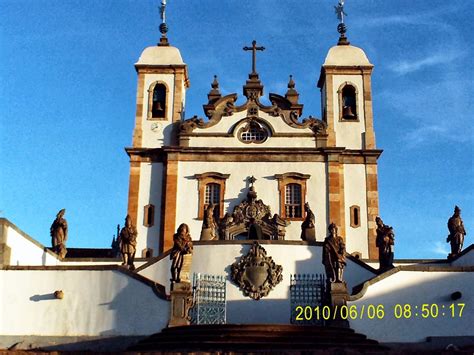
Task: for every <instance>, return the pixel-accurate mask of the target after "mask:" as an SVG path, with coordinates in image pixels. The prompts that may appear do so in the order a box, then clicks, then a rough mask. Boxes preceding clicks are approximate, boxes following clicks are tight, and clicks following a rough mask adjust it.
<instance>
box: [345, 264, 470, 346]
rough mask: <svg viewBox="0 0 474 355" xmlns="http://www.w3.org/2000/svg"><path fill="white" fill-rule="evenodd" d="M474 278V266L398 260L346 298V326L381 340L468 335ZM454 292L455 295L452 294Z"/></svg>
mask: <svg viewBox="0 0 474 355" xmlns="http://www.w3.org/2000/svg"><path fill="white" fill-rule="evenodd" d="M473 282H474V267H473V266H469V267H452V266H433V265H430V266H417V265H413V266H399V267H397V268H395V269H393V270H391V271H389V272H387V273H385V274H382V275H380V276H378V277H376V278H374V279H373V280H370V281H369V282H367V283H366V284H365V285H364V287H363V289H362V290H361V292H359V293H358V294H357V295H355V296H354V297H353V298H352V299H353V300H352V301H350V302H348V307H349V310H351V309H352V315H351V313H349V319H350V326H351V328H353V329H354V330H355V331H356V332H360V333H363V334H367V335H369V336H370V337H371V338H372V339H376V340H378V341H380V342H384V343H398V342H402V343H407V342H424V341H426V340H427V337H459V336H470V337H473V336H474V330H473V327H472V325H473V324H474V312H473V309H472V305H473V302H474V288H473V287H472V284H473ZM456 292H459V293H460V294H458V295H457V296H459V295H460V298H459V299H456V297H454V299H453V298H452V295H453V294H455V293H456ZM350 312H351V311H350Z"/></svg>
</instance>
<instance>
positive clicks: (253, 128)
mask: <svg viewBox="0 0 474 355" xmlns="http://www.w3.org/2000/svg"><path fill="white" fill-rule="evenodd" d="M237 136H238V138H239V140H240V141H241V142H243V143H246V144H249V143H257V144H259V143H263V142H265V141H266V140H267V138H268V131H267V129H266V128H265V127H264V126H263V125H261V124H259V123H258V122H256V121H254V120H252V121H250V122H249V123H248V124H247V125H245V126H244V127H243V128H241V129H240V130H239V132H238V134H237Z"/></svg>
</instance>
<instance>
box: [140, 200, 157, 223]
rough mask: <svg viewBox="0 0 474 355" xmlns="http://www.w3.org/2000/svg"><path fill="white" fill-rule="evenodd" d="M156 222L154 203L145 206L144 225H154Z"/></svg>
mask: <svg viewBox="0 0 474 355" xmlns="http://www.w3.org/2000/svg"><path fill="white" fill-rule="evenodd" d="M154 224H155V206H154V205H152V204H149V205H146V206H145V207H143V225H144V226H145V227H152V226H153V225H154Z"/></svg>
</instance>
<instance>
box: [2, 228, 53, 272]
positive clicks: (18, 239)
mask: <svg viewBox="0 0 474 355" xmlns="http://www.w3.org/2000/svg"><path fill="white" fill-rule="evenodd" d="M0 230H1V232H2V236H1V238H0V239H1V243H0V244H5V247H3V248H4V264H6V265H58V264H60V261H59V259H58V258H57V257H56V256H55V255H54V254H53V253H52V252H49V251H47V250H45V247H44V245H41V244H40V243H39V242H37V241H36V240H34V239H33V238H31V237H30V236H28V235H27V234H26V233H24V232H22V231H21V230H20V229H19V228H17V227H16V226H14V225H13V224H12V223H10V222H9V221H7V220H6V219H2V220H1V221H0ZM7 250H8V251H7ZM8 254H9V257H8ZM5 259H6V260H5Z"/></svg>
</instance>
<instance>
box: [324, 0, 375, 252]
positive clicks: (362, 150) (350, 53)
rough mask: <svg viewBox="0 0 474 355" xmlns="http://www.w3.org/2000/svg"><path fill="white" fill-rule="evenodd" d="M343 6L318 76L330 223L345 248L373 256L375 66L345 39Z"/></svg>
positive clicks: (340, 5) (337, 12)
mask: <svg viewBox="0 0 474 355" xmlns="http://www.w3.org/2000/svg"><path fill="white" fill-rule="evenodd" d="M343 6H344V1H343V0H339V4H338V6H336V14H337V16H338V19H339V25H338V27H337V30H338V32H339V34H340V36H339V40H338V43H337V45H336V46H333V47H332V48H331V49H329V52H328V54H327V56H326V59H325V61H324V64H323V65H322V67H321V74H320V77H319V80H318V87H319V88H320V90H321V106H322V110H321V112H322V116H323V120H324V121H325V122H326V124H327V133H328V140H327V148H328V153H327V186H328V216H329V217H328V219H329V220H328V223H331V222H335V223H336V224H337V225H338V226H340V231H341V234H342V235H343V236H344V237H345V238H346V245H347V250H348V252H349V253H352V252H357V253H360V254H361V255H362V257H364V258H367V257H369V258H371V259H376V258H377V255H378V254H377V248H376V246H375V236H376V233H375V230H376V224H375V217H376V216H377V215H378V213H379V207H378V186H377V159H378V157H379V156H380V154H381V153H382V151H381V150H377V149H376V146H375V133H374V127H373V114H372V89H371V75H372V70H373V67H374V66H373V65H372V64H371V63H370V61H369V59H368V58H367V56H366V54H365V53H364V51H363V50H362V49H361V48H358V47H355V46H352V45H351V44H350V42H349V41H348V39H347V37H346V30H347V28H346V25H345V23H344V15H345V12H344V8H343ZM349 156H351V158H348V157H349Z"/></svg>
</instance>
